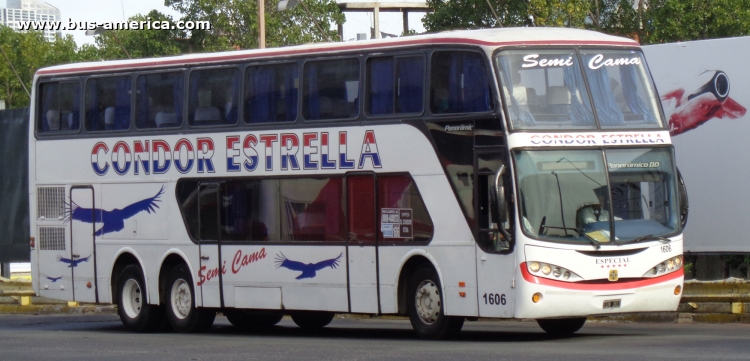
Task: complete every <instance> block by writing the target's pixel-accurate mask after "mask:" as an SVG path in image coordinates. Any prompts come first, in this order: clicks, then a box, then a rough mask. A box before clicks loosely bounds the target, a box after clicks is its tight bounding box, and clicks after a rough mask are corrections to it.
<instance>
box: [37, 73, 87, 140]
mask: <svg viewBox="0 0 750 361" xmlns="http://www.w3.org/2000/svg"><path fill="white" fill-rule="evenodd" d="M39 93H40V98H39V104H40V107H39V111H38V113H37V131H38V132H40V133H46V132H58V131H68V130H78V129H79V127H80V113H81V83H78V82H68V83H42V84H40V85H39Z"/></svg>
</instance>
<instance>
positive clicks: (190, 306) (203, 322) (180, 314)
mask: <svg viewBox="0 0 750 361" xmlns="http://www.w3.org/2000/svg"><path fill="white" fill-rule="evenodd" d="M166 286H167V287H166V289H165V293H166V294H165V296H166V297H164V300H165V302H166V304H167V307H166V308H167V319H169V323H170V324H171V325H172V328H173V329H174V330H175V331H177V332H183V333H188V332H190V333H197V332H205V331H207V330H208V329H209V328H211V325H213V323H214V319H215V318H216V311H215V310H212V309H207V308H202V307H200V308H199V307H195V290H194V289H193V277H191V276H190V272H188V269H187V266H185V265H184V264H179V265H177V266H175V267H174V268H173V269H172V271H171V272H169V277H168V278H167V285H166Z"/></svg>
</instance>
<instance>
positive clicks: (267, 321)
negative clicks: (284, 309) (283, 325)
mask: <svg viewBox="0 0 750 361" xmlns="http://www.w3.org/2000/svg"><path fill="white" fill-rule="evenodd" d="M224 316H226V317H227V320H228V321H229V323H231V324H232V325H233V326H234V327H237V328H239V329H241V330H256V329H263V328H268V327H271V326H274V325H276V324H277V323H279V321H281V319H282V318H283V317H284V315H282V314H272V313H255V312H252V311H249V310H241V309H228V310H224Z"/></svg>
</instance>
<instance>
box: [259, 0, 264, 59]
mask: <svg viewBox="0 0 750 361" xmlns="http://www.w3.org/2000/svg"><path fill="white" fill-rule="evenodd" d="M265 7H266V2H265V0H258V48H260V49H265V48H266V9H265Z"/></svg>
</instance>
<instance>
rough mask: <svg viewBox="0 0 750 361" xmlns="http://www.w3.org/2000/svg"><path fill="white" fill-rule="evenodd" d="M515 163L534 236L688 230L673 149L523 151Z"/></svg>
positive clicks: (585, 238) (605, 238) (624, 237)
mask: <svg viewBox="0 0 750 361" xmlns="http://www.w3.org/2000/svg"><path fill="white" fill-rule="evenodd" d="M515 160H516V167H517V176H518V185H519V186H518V188H519V195H520V197H519V198H520V201H519V206H520V214H521V216H522V224H523V226H522V227H523V228H524V231H525V233H526V234H527V235H529V236H532V237H534V238H539V239H543V240H551V241H563V242H565V241H573V242H576V241H577V242H595V243H597V244H598V243H604V244H606V243H608V242H616V243H623V242H628V241H633V240H636V239H638V238H640V237H646V236H648V237H660V236H667V235H671V234H674V233H675V232H676V231H677V230H678V229H679V227H680V222H679V215H678V204H677V197H676V194H677V193H676V187H677V183H676V177H675V171H674V165H673V155H672V151H671V149H670V148H651V149H645V148H644V149H606V150H601V149H593V150H574V151H570V150H565V151H562V150H554V151H541V150H540V151H536V150H534V151H517V152H515ZM605 164H606V166H607V168H606V171H605V168H604V166H605ZM613 230H614V234H612V231H613ZM610 244H611V243H610Z"/></svg>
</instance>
